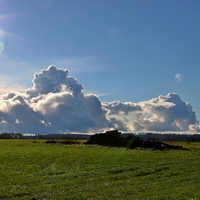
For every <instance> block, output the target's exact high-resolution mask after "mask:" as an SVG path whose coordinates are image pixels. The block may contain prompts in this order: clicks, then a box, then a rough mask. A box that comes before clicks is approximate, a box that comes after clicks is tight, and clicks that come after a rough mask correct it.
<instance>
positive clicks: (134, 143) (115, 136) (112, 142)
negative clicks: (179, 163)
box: [85, 130, 186, 150]
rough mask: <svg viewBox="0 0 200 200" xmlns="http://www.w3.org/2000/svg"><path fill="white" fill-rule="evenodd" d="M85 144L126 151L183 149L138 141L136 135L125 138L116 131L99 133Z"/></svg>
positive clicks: (151, 140)
mask: <svg viewBox="0 0 200 200" xmlns="http://www.w3.org/2000/svg"><path fill="white" fill-rule="evenodd" d="M85 144H98V145H103V146H111V147H124V148H127V149H135V148H138V147H139V148H153V149H158V150H162V149H185V150H186V148H183V147H182V146H177V145H176V146H175V145H170V144H166V143H164V142H160V141H155V140H154V139H149V140H147V141H145V140H142V139H140V138H139V137H137V136H136V135H127V136H126V137H125V136H123V135H122V134H121V132H119V131H118V130H114V131H107V132H106V133H99V134H95V135H92V136H91V137H90V139H89V140H88V141H87V142H85Z"/></svg>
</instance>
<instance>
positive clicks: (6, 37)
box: [0, 0, 200, 132]
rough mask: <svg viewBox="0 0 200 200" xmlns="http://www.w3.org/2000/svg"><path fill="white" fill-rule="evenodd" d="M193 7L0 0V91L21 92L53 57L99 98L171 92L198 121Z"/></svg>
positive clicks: (197, 27) (197, 24)
mask: <svg viewBox="0 0 200 200" xmlns="http://www.w3.org/2000/svg"><path fill="white" fill-rule="evenodd" d="M199 9H200V2H199V1H197V0H194V1H189V0H167V1H160V0H125V1H121V0H81V1H80V0H73V1H69V0H65V1H63V0H29V1H27V0H0V42H1V43H2V44H3V45H4V47H3V48H1V49H0V51H2V52H1V54H0V87H1V88H0V92H1V94H6V93H7V92H8V91H11V90H12V91H13V90H14V91H15V92H22V93H23V91H25V89H30V88H31V87H34V86H33V83H32V80H33V76H34V74H35V73H40V72H41V71H42V70H43V69H47V68H48V66H50V65H54V66H56V68H58V69H59V68H61V69H63V70H65V69H68V70H69V76H72V77H74V78H75V79H77V81H78V83H79V84H81V85H83V86H84V93H85V94H89V93H92V94H96V95H97V96H98V98H99V100H100V101H101V102H102V103H103V102H107V103H108V102H113V101H120V102H123V103H125V102H132V103H137V104H138V105H139V104H140V102H146V101H151V100H152V99H154V98H158V97H159V96H160V95H162V97H163V98H164V97H167V95H168V94H169V93H176V94H178V96H179V97H180V98H181V99H182V101H183V102H189V104H190V105H191V106H192V110H193V111H194V112H195V117H196V119H195V120H196V121H195V122H194V121H193V122H194V123H196V122H197V121H198V120H200V107H199V97H200V94H199V86H200V81H199V73H200V68H199V66H200V56H199V54H200V39H199V35H200V13H199ZM59 84H60V83H59ZM168 97H169V98H168V100H169V99H170V98H172V96H168ZM163 98H161V99H163ZM173 98H174V97H173ZM173 98H172V99H173ZM164 99H165V98H164ZM168 100H167V101H168ZM162 101H165V100H162ZM170 101H171V100H170ZM145 105H146V104H145ZM105 107H106V108H107V109H110V107H109V106H108V105H106V106H105ZM142 108H143V109H144V107H142ZM34 109H36V108H34ZM34 111H35V110H34ZM121 111H122V110H121ZM122 112H124V111H122ZM137 112H138V111H137ZM145 112H146V114H145V116H147V115H148V114H147V111H145ZM148 112H150V111H149V110H148ZM151 112H154V111H153V110H151ZM115 114H116V113H115ZM154 114H155V113H150V115H149V116H150V117H151V116H153V115H154ZM2 116H4V115H2ZM106 116H107V115H106ZM156 116H157V117H158V115H156ZM163 116H164V115H163ZM4 117H5V116H4ZM114 117H115V119H118V117H119V116H114ZM129 117H130V116H128V117H127V118H126V120H127V119H129ZM134 117H135V116H134ZM134 117H133V118H134ZM16 119H18V118H16ZM147 119H149V117H147ZM42 120H43V119H42ZM153 120H154V119H153V118H152V121H153ZM155 120H157V118H156V119H155ZM152 121H151V122H152ZM175 121H177V120H175ZM175 121H174V122H175ZM193 122H191V124H193ZM88 123H89V122H88ZM143 123H144V122H143ZM170 123H171V122H170ZM188 123H189V122H188ZM189 124H190V123H189ZM189 124H188V126H189ZM141 126H142V127H143V129H142V128H141V130H146V128H144V127H146V126H145V125H144V124H143V125H141ZM108 127H110V128H112V126H111V125H109V126H108ZM170 127H171V126H170ZM13 129H14V130H15V128H13ZM2 130H4V129H2ZM9 130H11V128H9ZM17 130H19V131H20V129H19V128H18V129H17ZM85 130H86V129H84V131H85ZM128 130H130V129H128ZM134 130H136V129H134ZM137 130H139V129H137ZM150 130H153V129H152V128H151V129H150ZM155 130H157V129H156V128H155ZM158 130H162V129H158ZM163 130H165V131H167V128H165V129H163ZM170 130H175V129H172V128H169V131H170ZM181 130H182V131H183V130H184V131H187V128H185V129H184V128H182V129H181ZM62 131H63V130H62ZM82 131H83V130H82ZM63 132H64V131H63Z"/></svg>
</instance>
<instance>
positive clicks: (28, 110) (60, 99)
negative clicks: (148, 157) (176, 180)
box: [0, 66, 199, 134]
mask: <svg viewBox="0 0 200 200" xmlns="http://www.w3.org/2000/svg"><path fill="white" fill-rule="evenodd" d="M68 74H69V71H68V70H62V69H57V68H56V67H55V66H50V67H48V69H46V70H42V72H41V73H36V74H35V75H34V79H33V87H32V88H29V89H27V90H26V91H25V92H24V93H19V92H8V93H6V94H3V95H0V103H1V106H0V131H1V132H5V131H6V132H21V133H36V134H51V133H70V132H84V133H89V132H92V133H94V132H100V131H104V130H109V129H119V130H121V131H199V125H198V121H197V119H196V116H195V112H194V111H193V110H192V106H191V105H190V104H189V103H186V102H183V101H182V100H181V98H180V97H179V96H178V94H172V93H170V94H168V95H167V96H159V97H158V98H155V99H152V100H149V101H144V102H139V103H132V102H125V103H122V102H119V101H117V102H111V103H107V102H101V101H100V99H99V98H98V97H97V96H96V95H94V94H86V93H84V91H83V89H84V87H83V86H82V85H81V84H79V83H78V81H77V80H76V79H75V78H73V77H70V76H69V75H68Z"/></svg>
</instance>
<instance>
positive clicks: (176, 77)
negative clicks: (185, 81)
mask: <svg viewBox="0 0 200 200" xmlns="http://www.w3.org/2000/svg"><path fill="white" fill-rule="evenodd" d="M182 78H183V75H181V74H176V75H175V79H176V80H177V81H181V79H182Z"/></svg>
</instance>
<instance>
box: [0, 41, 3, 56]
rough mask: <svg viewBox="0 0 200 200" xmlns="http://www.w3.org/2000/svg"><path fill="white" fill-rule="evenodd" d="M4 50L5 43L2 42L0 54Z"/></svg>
mask: <svg viewBox="0 0 200 200" xmlns="http://www.w3.org/2000/svg"><path fill="white" fill-rule="evenodd" d="M3 50H4V43H3V42H1V43H0V54H1V53H2V51H3Z"/></svg>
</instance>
